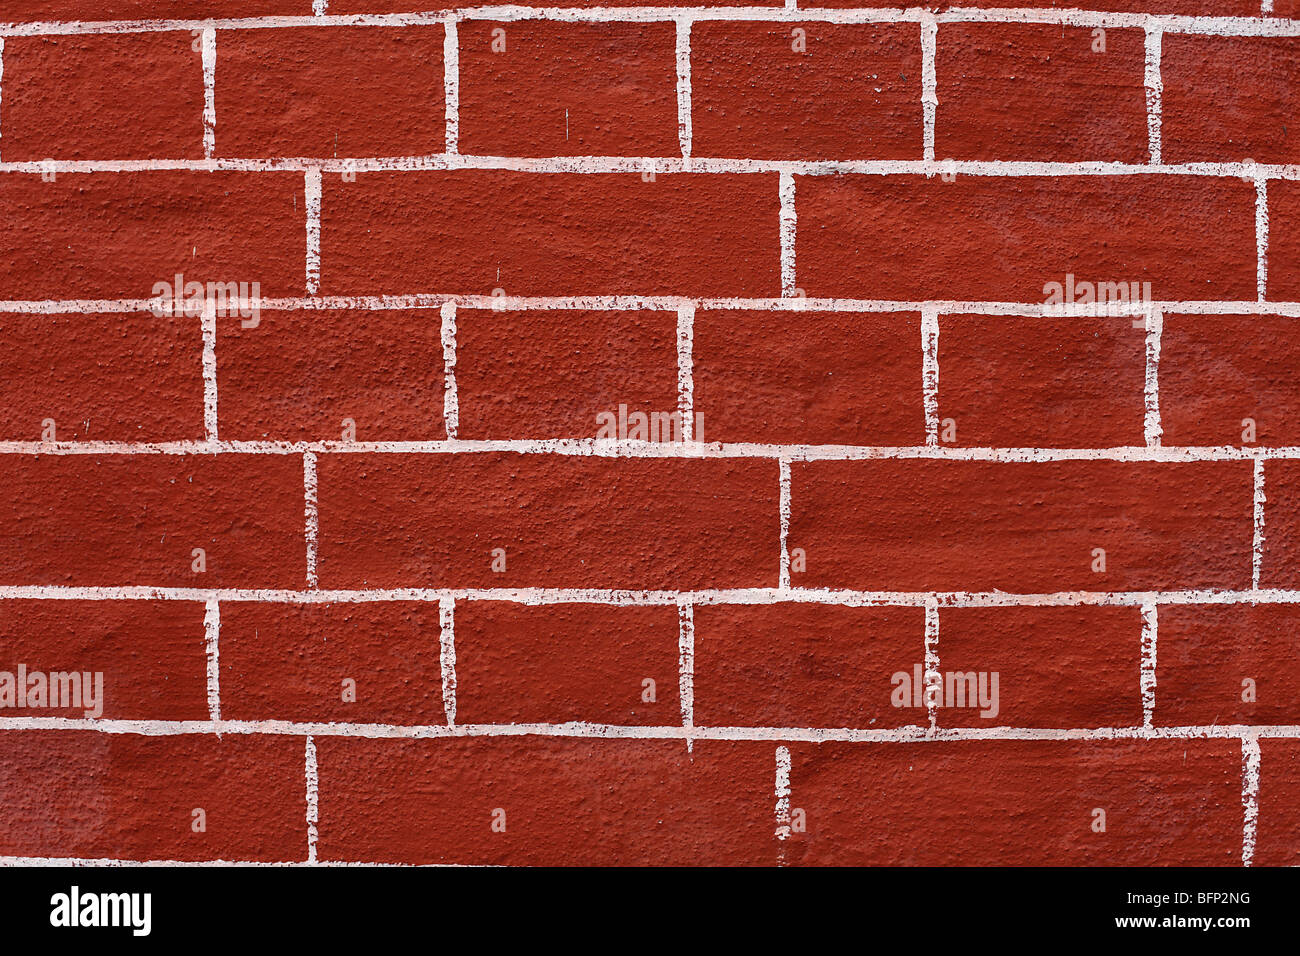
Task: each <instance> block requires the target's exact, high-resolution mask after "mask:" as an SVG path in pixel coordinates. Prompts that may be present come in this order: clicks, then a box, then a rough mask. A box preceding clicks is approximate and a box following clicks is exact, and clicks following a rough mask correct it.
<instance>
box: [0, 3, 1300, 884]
mask: <svg viewBox="0 0 1300 956" xmlns="http://www.w3.org/2000/svg"><path fill="white" fill-rule="evenodd" d="M456 6H457V5H456V4H452V3H450V2H449V0H328V2H325V0H185V2H182V0H94V2H92V0H42V2H36V0H8V2H7V3H6V4H5V6H4V9H3V10H0V28H4V29H3V30H0V36H3V46H2V47H0V66H2V70H0V863H3V862H10V860H9V859H8V858H11V857H20V858H27V857H35V858H40V859H47V858H55V859H73V860H84V859H90V860H101V859H110V860H125V861H141V860H143V861H212V860H226V861H247V862H254V863H279V862H294V863H299V862H347V863H456V864H513V865H528V864H559V865H626V864H693V865H695V864H726V865H731V864H735V865H773V866H774V865H794V864H807V865H841V864H941V865H960V864H967V865H969V864H991V865H1005V864H1018V863H1019V864H1044V865H1057V864H1087V865H1117V864H1135V865H1146V864H1153V865H1189V864H1205V865H1240V864H1242V863H1253V864H1257V865H1286V864H1295V863H1297V862H1300V836H1298V834H1300V811H1297V809H1296V807H1297V804H1298V801H1297V797H1298V796H1300V789H1298V788H1300V745H1298V744H1297V741H1298V740H1300V730H1298V729H1297V728H1300V705H1297V703H1296V701H1297V699H1298V697H1297V694H1298V692H1300V670H1298V669H1297V666H1296V664H1295V659H1296V654H1295V636H1294V635H1295V632H1296V630H1297V624H1298V623H1300V622H1298V621H1297V614H1300V570H1297V569H1300V453H1297V451H1296V449H1297V447H1300V425H1297V422H1300V403H1298V400H1297V398H1296V396H1297V394H1300V346H1297V345H1296V344H1295V341H1296V335H1295V330H1296V322H1297V321H1300V320H1298V319H1297V318H1296V317H1295V316H1296V314H1297V313H1300V267H1298V266H1297V263H1300V183H1298V182H1297V170H1296V167H1294V166H1291V165H1287V164H1291V163H1294V162H1296V161H1297V158H1298V157H1297V153H1296V150H1295V148H1294V144H1293V139H1294V137H1293V136H1292V134H1291V133H1290V125H1292V121H1291V114H1293V113H1294V112H1295V109H1294V107H1295V103H1294V102H1293V100H1294V97H1295V94H1294V93H1293V88H1294V87H1295V86H1296V84H1295V83H1294V80H1295V76H1296V50H1297V49H1300V47H1298V46H1297V40H1296V39H1295V38H1294V37H1285V36H1277V37H1269V36H1264V35H1263V34H1266V33H1269V32H1282V33H1286V32H1294V24H1287V23H1281V24H1277V23H1273V22H1270V20H1269V18H1270V16H1271V18H1272V20H1279V19H1287V18H1290V17H1293V16H1296V15H1297V13H1298V10H1297V4H1296V2H1294V0H1276V2H1275V3H1274V10H1273V13H1272V14H1271V15H1270V14H1262V13H1261V8H1260V4H1259V2H1258V0H1095V2H1090V3H1088V4H1085V7H1086V9H1085V10H1084V11H1083V12H1082V13H1080V12H1078V11H1077V10H1076V9H1075V8H1077V7H1078V4H1077V3H1074V2H1070V3H1068V4H1066V3H1063V2H1062V3H1057V2H1054V0H1038V2H1035V0H988V2H985V3H981V4H978V5H977V7H976V9H977V11H979V10H982V11H983V12H976V13H969V12H968V13H959V14H954V15H952V16H951V18H950V17H949V16H947V13H948V12H949V11H951V10H952V9H953V8H954V7H955V6H957V5H956V4H941V5H939V6H937V7H934V8H927V9H925V10H921V9H920V8H914V7H909V6H908V4H907V3H903V2H895V0H882V2H881V3H878V4H875V5H874V6H873V5H868V4H864V3H862V2H859V0H827V3H826V4H825V6H826V7H827V8H829V10H828V9H818V8H814V7H812V6H809V7H808V8H807V9H803V8H802V5H801V9H799V10H797V11H786V10H783V9H781V8H782V6H783V4H782V2H781V0H758V2H751V0H687V2H686V3H685V4H682V5H678V6H676V7H674V8H672V10H671V11H656V10H655V9H654V8H653V5H652V6H651V7H650V8H648V9H638V10H633V11H630V12H629V9H628V8H631V7H637V8H644V7H645V4H644V3H643V2H642V0H607V2H597V0H575V3H573V4H572V6H573V7H577V8H579V9H584V10H586V11H587V12H586V13H583V14H581V15H580V16H579V15H577V14H574V13H563V14H557V13H556V12H555V9H553V8H554V6H555V5H554V3H553V2H551V0H547V2H545V3H543V2H542V0H525V6H530V7H533V8H534V9H532V10H530V11H525V13H527V14H528V15H527V16H521V15H520V13H519V11H518V10H514V11H496V12H495V13H494V12H493V11H491V10H486V11H485V10H482V9H478V10H471V11H461V12H460V13H457V14H455V15H454V16H448V15H447V11H448V10H452V9H454V8H456ZM961 6H963V7H970V6H971V4H962V5H961ZM703 7H708V8H710V9H708V10H707V11H704V12H700V10H699V8H703ZM741 7H744V8H747V9H745V10H743V11H742V10H739V9H738V8H741ZM1067 7H1068V8H1069V9H1071V10H1075V12H1062V11H1064V10H1065V9H1066V8H1067ZM1026 10H1028V12H1026ZM412 13H414V14H417V15H415V16H410V15H409V14H412ZM1132 14H1136V15H1137V16H1136V17H1134V16H1130V15H1132ZM1145 15H1153V16H1157V17H1164V16H1166V15H1177V16H1178V17H1191V18H1205V17H1221V18H1235V19H1232V20H1231V21H1221V20H1208V19H1194V20H1191V21H1188V20H1184V19H1177V20H1174V19H1161V20H1152V21H1148V20H1145V19H1142V18H1143V17H1144V16H1145ZM494 16H496V17H498V18H500V19H493V17H494ZM1099 16H1101V17H1104V18H1105V19H1104V21H1103V20H1099V19H1098V17H1099ZM794 17H799V18H800V19H794ZM620 18H622V19H620ZM854 20H858V21H862V22H852V21H854ZM1033 20H1041V21H1042V22H1029V21H1033ZM832 21H837V22H832ZM839 21H843V22H839ZM1098 22H1104V23H1105V24H1106V25H1105V26H1104V27H1097V26H1096V25H1095V24H1096V23H1098ZM15 25H21V26H15ZM1151 27H1158V28H1160V32H1159V34H1158V36H1159V39H1160V43H1159V57H1158V58H1156V56H1155V53H1156V44H1155V43H1154V39H1155V37H1156V36H1157V34H1149V33H1148V28H1151ZM208 31H210V32H208ZM1227 32H1233V33H1241V34H1247V35H1240V36H1223V35H1220V34H1223V33H1227ZM1249 34H1259V35H1249ZM205 49H206V50H207V51H208V52H207V53H206V54H205V52H204V51H205ZM1157 71H1158V74H1159V80H1160V82H1159V84H1155V83H1154V80H1153V79H1152V77H1153V76H1154V75H1155V74H1156V72H1157ZM1248 161H1249V162H1248ZM1191 163H1197V164H1206V165H1197V166H1185V165H1183V164H1191ZM1216 164H1217V165H1216ZM178 277H179V280H180V281H181V282H182V283H199V284H200V285H201V287H202V288H201V297H202V298H205V299H206V298H207V297H209V296H210V295H213V294H214V293H213V291H212V289H210V288H209V284H220V285H221V287H222V289H223V291H224V292H226V293H228V292H229V289H230V288H231V287H233V288H234V290H235V291H236V293H237V294H238V293H242V294H243V295H244V296H245V298H251V299H254V300H256V301H255V302H251V303H250V302H248V301H244V302H242V303H239V306H242V309H241V308H240V307H234V308H226V307H225V306H223V305H220V304H219V303H217V302H216V301H213V303H212V306H211V309H212V311H213V312H215V313H216V314H215V315H213V316H211V317H208V316H205V315H204V314H202V313H203V310H202V309H200V310H197V311H194V312H192V313H186V314H158V313H157V312H156V311H155V310H153V309H151V308H150V303H149V302H148V301H147V300H150V299H152V298H154V297H156V296H158V295H159V293H160V290H159V287H160V285H161V286H162V287H163V288H168V287H169V285H170V284H173V283H175V282H176V281H177V279H178ZM1053 283H1058V284H1062V285H1063V286H1069V287H1070V288H1073V289H1076V290H1078V289H1080V288H1082V287H1083V284H1088V285H1089V287H1090V288H1093V289H1094V290H1095V289H1096V288H1098V287H1100V286H1101V285H1105V286H1107V287H1116V284H1118V283H1123V284H1124V285H1125V287H1126V290H1128V289H1131V288H1137V289H1147V290H1149V291H1147V292H1146V295H1145V300H1144V301H1139V302H1129V303H1127V305H1126V306H1125V307H1124V308H1122V309H1119V310H1118V311H1116V312H1114V313H1105V312H1103V313H1102V314H1096V312H1095V311H1094V313H1092V314H1065V313H1064V312H1063V311H1062V310H1056V311H1053V310H1049V309H1045V308H1044V305H1045V303H1046V302H1047V301H1048V297H1049V295H1050V290H1051V288H1052V284H1053ZM213 288H215V286H214V287H213ZM169 291H170V290H169ZM180 291H181V293H182V294H183V295H188V294H192V293H191V292H190V291H189V290H186V289H184V288H182V289H181V290H180ZM1152 303H1154V304H1152ZM936 337H937V338H936ZM682 414H686V415H688V416H690V417H689V419H688V420H689V421H690V423H691V426H692V432H693V440H692V442H691V443H690V444H686V443H684V442H683V440H682V438H683V436H682V430H681V427H680V424H674V423H673V422H672V421H671V418H670V417H671V416H674V415H676V416H681V415H682ZM641 416H645V417H646V422H647V424H648V422H649V420H650V419H651V418H653V417H655V416H659V417H660V419H661V420H660V422H659V425H660V427H667V428H668V429H669V431H668V433H667V434H663V435H660V436H657V437H658V439H660V440H655V439H654V436H647V435H644V434H643V433H642V434H638V433H636V431H635V429H636V428H637V422H636V419H637V418H639V417H641ZM664 421H667V424H666V426H665V425H664ZM611 424H613V425H614V426H615V427H616V429H617V431H616V433H615V434H614V435H610V433H609V426H610V425H611ZM643 438H650V439H651V440H643ZM18 673H22V674H24V675H26V676H27V677H29V678H30V677H32V675H40V676H39V679H38V681H37V684H35V685H32V686H30V687H24V688H23V692H22V694H21V699H20V698H19V696H18V695H17V693H16V690H15V689H14V682H15V680H16V676H15V675H16V674H18ZM74 674H75V675H76V676H77V677H78V678H83V677H84V678H85V679H86V680H87V681H89V682H90V683H89V685H88V686H91V687H98V686H99V684H98V683H97V682H98V681H102V686H103V696H102V698H100V699H97V700H94V701H89V700H86V699H85V695H83V694H81V693H80V688H81V685H80V684H78V685H76V686H77V687H78V696H77V699H73V698H72V697H71V696H69V695H70V693H71V691H70V688H72V687H73V686H74V685H73V677H72V675H74ZM927 675H928V679H930V680H934V679H937V680H938V681H939V685H940V687H941V688H942V692H941V693H939V694H938V696H937V697H932V698H931V699H929V700H927V699H926V694H925V683H926V680H927ZM33 679H35V678H33ZM41 681H44V682H45V683H44V684H41ZM41 686H43V687H44V688H45V689H44V690H41V691H39V692H38V691H37V690H34V689H33V688H39V687H41ZM51 688H54V690H53V691H51ZM959 690H960V694H959V693H958V691H959ZM65 692H66V693H65ZM50 718H55V719H57V721H58V722H51V720H50ZM34 780H35V781H39V786H35V785H33V781H34ZM200 817H201V818H202V825H201V826H200V825H197V824H198V822H199V818H200Z"/></svg>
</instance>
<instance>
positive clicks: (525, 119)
mask: <svg viewBox="0 0 1300 956" xmlns="http://www.w3.org/2000/svg"><path fill="white" fill-rule="evenodd" d="M458 33H459V35H460V143H461V149H462V151H463V152H467V153H483V154H485V155H488V156H620V155H621V156H672V155H676V154H677V150H678V147H677V92H676V76H677V71H676V68H675V66H674V62H675V61H674V53H673V49H674V44H675V42H676V40H675V30H674V27H673V24H672V23H671V22H668V23H551V22H546V21H529V20H521V21H519V22H517V23H507V24H504V25H502V24H500V23H492V22H489V21H483V22H477V23H474V22H467V23H464V24H462V25H461V26H460V27H459V28H458Z"/></svg>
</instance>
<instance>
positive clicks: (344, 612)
mask: <svg viewBox="0 0 1300 956" xmlns="http://www.w3.org/2000/svg"><path fill="white" fill-rule="evenodd" d="M438 647H439V624H438V605H437V603H434V602H409V603H408V602H377V603H367V604H264V603H252V602H245V601H233V602H223V603H222V605H221V716H222V717H224V718H226V719H227V720H294V721H328V722H336V721H337V722H340V723H382V724H441V723H444V722H445V720H446V717H445V713H444V711H443V706H442V669H441V664H440V662H439V655H438ZM348 679H350V680H352V681H354V682H355V687H354V688H349V689H355V692H356V693H355V697H356V699H355V701H344V699H343V696H344V690H345V687H344V683H343V682H344V681H345V680H348Z"/></svg>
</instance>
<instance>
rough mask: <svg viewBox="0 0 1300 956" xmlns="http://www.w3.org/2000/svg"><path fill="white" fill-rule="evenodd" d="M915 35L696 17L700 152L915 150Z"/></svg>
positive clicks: (842, 154) (908, 153)
mask: <svg viewBox="0 0 1300 956" xmlns="http://www.w3.org/2000/svg"><path fill="white" fill-rule="evenodd" d="M796 31H798V32H796ZM915 34H916V30H915V27H914V26H913V25H911V24H830V23H810V22H787V23H780V24H771V23H744V24H736V23H721V22H714V23H710V22H707V21H706V22H702V23H699V24H697V25H696V26H694V27H693V28H692V30H691V53H692V56H693V60H692V71H691V109H692V114H693V115H692V123H693V127H694V143H695V151H696V153H697V154H699V155H702V156H736V157H753V158H758V159H812V160H815V159H850V158H856V157H859V156H873V157H880V158H882V159H908V158H911V157H912V156H914V155H915V153H916V147H917V144H918V143H919V142H920V141H921V103H920V98H921V58H920V52H921V51H920V48H919V47H918V45H917V43H916V35H915Z"/></svg>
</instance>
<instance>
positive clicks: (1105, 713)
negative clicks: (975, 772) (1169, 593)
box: [937, 606, 1164, 729]
mask: <svg viewBox="0 0 1300 956" xmlns="http://www.w3.org/2000/svg"><path fill="white" fill-rule="evenodd" d="M1160 636H1161V637H1162V638H1163V637H1164V634H1163V632H1162V633H1161V635H1160ZM1141 644H1142V615H1141V613H1140V611H1139V610H1138V609H1137V608H1135V607H1090V606H1082V607H961V608H943V609H941V610H940V612H939V645H938V650H939V671H940V672H941V673H943V674H944V675H947V674H949V673H958V674H970V673H975V674H977V675H978V674H979V673H981V672H983V673H985V674H988V675H989V677H988V678H987V680H988V681H989V683H988V684H986V687H988V688H989V689H990V690H991V689H992V683H991V681H992V674H993V673H997V674H998V693H997V713H996V714H992V713H990V714H989V715H988V716H987V717H986V716H984V712H985V710H991V709H992V708H981V707H975V706H974V704H972V705H971V706H970V707H967V708H961V707H954V706H953V704H954V701H953V700H951V699H946V700H945V701H944V703H945V706H944V707H942V708H940V709H938V710H937V720H938V724H939V726H940V727H1004V726H1005V727H1059V728H1065V729H1069V728H1077V727H1136V726H1139V725H1141V723H1142V697H1141V684H1140V677H1141V673H1140V672H1141ZM1162 646H1163V645H1162ZM977 679H978V678H977ZM945 686H946V682H945ZM990 696H991V695H990ZM968 700H969V698H968Z"/></svg>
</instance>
